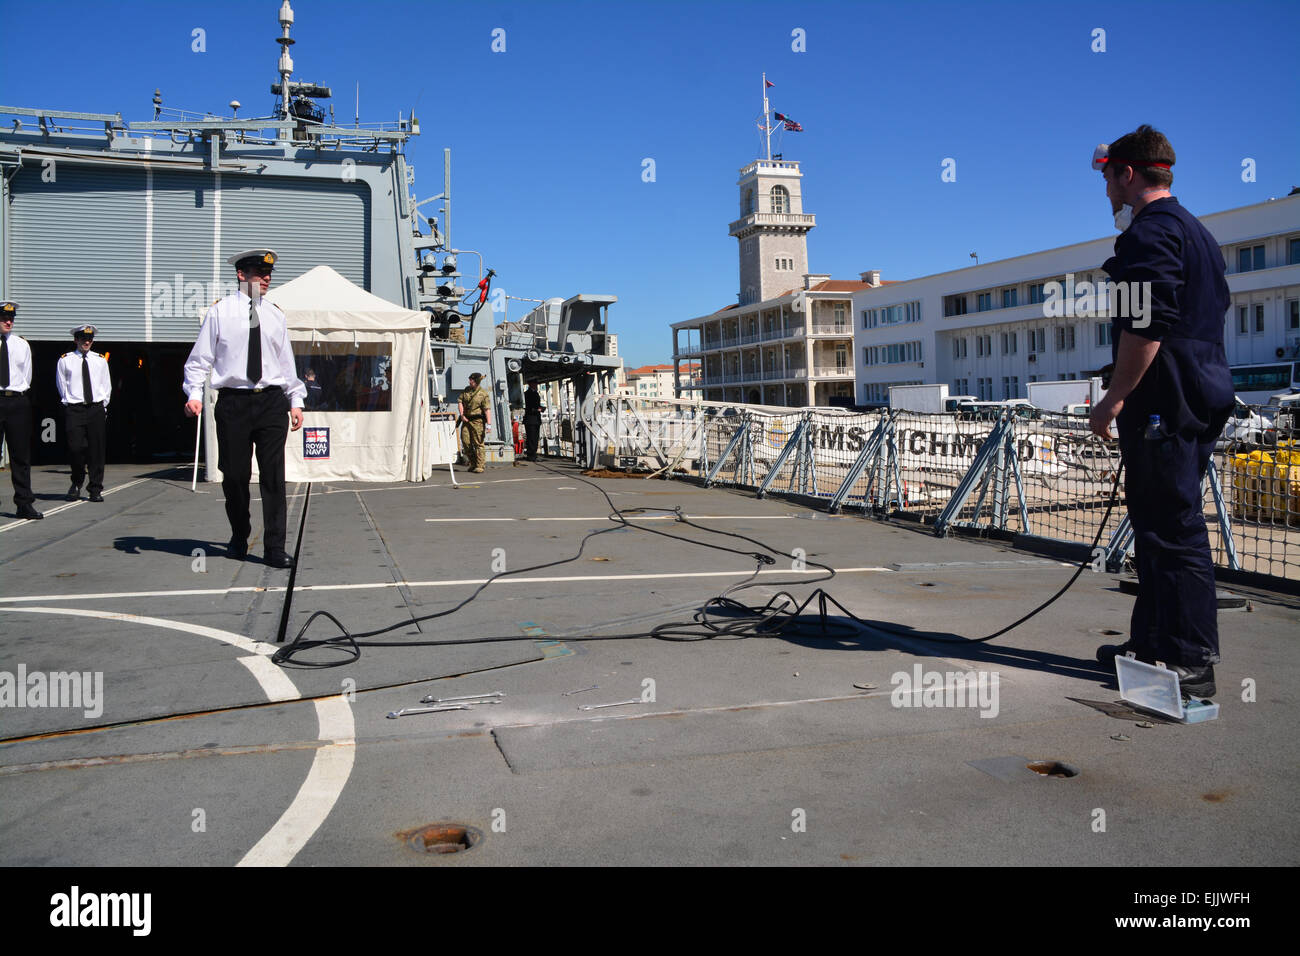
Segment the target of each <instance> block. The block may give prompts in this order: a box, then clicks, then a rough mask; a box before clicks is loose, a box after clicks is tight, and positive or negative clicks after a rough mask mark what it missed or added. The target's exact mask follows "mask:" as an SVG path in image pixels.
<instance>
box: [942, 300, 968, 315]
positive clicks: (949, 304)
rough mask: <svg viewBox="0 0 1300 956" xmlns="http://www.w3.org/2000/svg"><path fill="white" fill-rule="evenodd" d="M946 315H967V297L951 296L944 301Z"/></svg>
mask: <svg viewBox="0 0 1300 956" xmlns="http://www.w3.org/2000/svg"><path fill="white" fill-rule="evenodd" d="M943 314H944V315H965V314H966V296H965V295H949V296H944V299H943Z"/></svg>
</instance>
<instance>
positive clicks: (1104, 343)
mask: <svg viewBox="0 0 1300 956" xmlns="http://www.w3.org/2000/svg"><path fill="white" fill-rule="evenodd" d="M1097 347H1098V348H1103V347H1105V348H1110V323H1109V322H1101V323H1099V324H1098V325H1097Z"/></svg>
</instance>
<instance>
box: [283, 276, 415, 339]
mask: <svg viewBox="0 0 1300 956" xmlns="http://www.w3.org/2000/svg"><path fill="white" fill-rule="evenodd" d="M267 298H268V299H270V300H271V301H272V302H273V303H275V305H276V306H278V307H279V309H280V311H281V312H283V313H284V314H285V316H286V317H287V318H288V319H289V330H290V331H291V332H292V331H295V330H296V331H313V330H326V329H346V330H349V331H353V330H355V331H375V332H385V331H387V332H393V331H402V330H411V329H414V330H417V331H427V330H428V328H429V316H428V315H427V314H425V313H424V312H417V311H416V310H414V309H408V308H407V307H406V306H404V305H398V304H396V303H395V302H389V301H388V300H387V299H381V298H380V297H379V296H377V295H372V294H371V293H369V292H367V291H366V290H365V289H363V288H361V287H360V286H358V285H353V284H352V283H351V282H349V281H348V280H347V279H345V278H343V276H341V275H339V274H338V273H337V272H335V271H334V270H333V269H331V268H330V267H329V266H317V267H316V268H315V269H312V270H311V271H310V272H307V273H304V274H303V275H300V276H299V277H298V278H296V279H294V280H293V281H292V282H286V283H285V284H284V285H282V286H280V287H279V288H278V289H273V290H272V291H271V292H270V293H269V294H268V295H267Z"/></svg>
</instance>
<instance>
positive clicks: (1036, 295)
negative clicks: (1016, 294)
mask: <svg viewBox="0 0 1300 956" xmlns="http://www.w3.org/2000/svg"><path fill="white" fill-rule="evenodd" d="M1045 285H1046V283H1045V282H1040V283H1038V284H1037V285H1031V286H1030V287H1029V304H1030V305H1038V304H1039V303H1040V302H1042V301H1043V300H1044V299H1046V298H1047V294H1046V293H1045V292H1044V291H1043V286H1045Z"/></svg>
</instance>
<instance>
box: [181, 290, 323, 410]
mask: <svg viewBox="0 0 1300 956" xmlns="http://www.w3.org/2000/svg"><path fill="white" fill-rule="evenodd" d="M249 301H250V300H249V298H248V296H247V295H245V294H244V293H243V292H242V291H241V292H236V293H234V294H233V295H228V296H226V297H225V298H224V299H222V300H221V301H219V302H217V303H216V304H215V305H213V306H212V308H210V309H208V313H207V315H205V316H204V317H203V326H202V327H201V328H200V329H199V337H198V340H197V341H196V342H195V343H194V348H192V349H191V350H190V357H189V359H187V360H186V362H185V394H186V396H187V397H188V398H189V399H190V401H193V400H195V399H198V400H200V401H202V399H203V380H204V378H206V377H207V374H208V372H209V371H211V372H212V387H213V388H255V387H256V388H267V387H279V388H282V389H284V392H285V394H286V395H288V396H289V404H290V406H291V407H293V408H302V403H303V399H304V398H305V397H306V395H307V387H306V386H305V385H303V383H302V382H300V381H299V380H298V371H297V368H296V366H295V365H294V361H293V349H292V347H291V346H290V345H289V324H288V322H287V320H286V319H285V317H284V313H283V312H281V311H280V310H279V309H278V308H276V307H275V305H273V304H272V302H271V300H270V299H268V298H263V299H262V300H261V301H260V302H258V304H257V317H258V321H259V322H260V324H261V329H262V376H261V378H259V379H258V380H257V381H256V382H250V381H249V380H248V303H249Z"/></svg>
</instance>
